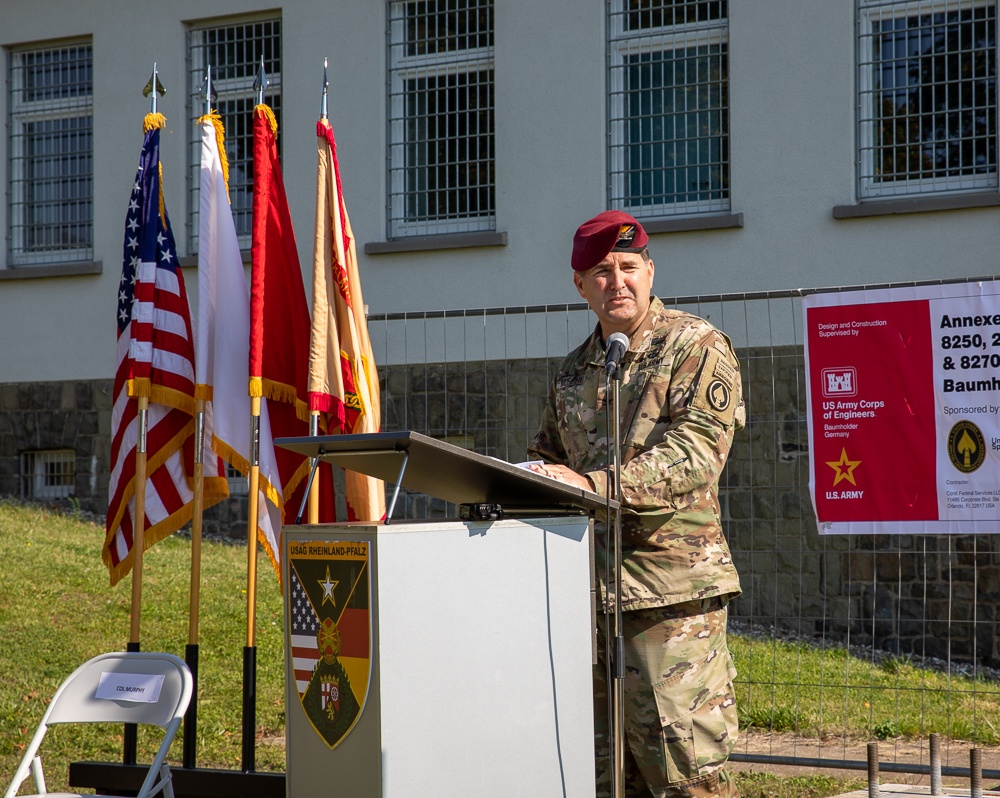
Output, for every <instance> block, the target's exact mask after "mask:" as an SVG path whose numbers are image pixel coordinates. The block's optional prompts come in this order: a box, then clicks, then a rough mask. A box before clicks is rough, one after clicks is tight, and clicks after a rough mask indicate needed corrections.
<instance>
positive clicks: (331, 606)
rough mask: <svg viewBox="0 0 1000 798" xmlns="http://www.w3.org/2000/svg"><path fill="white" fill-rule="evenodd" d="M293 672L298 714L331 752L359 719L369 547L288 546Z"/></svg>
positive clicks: (367, 649)
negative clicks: (307, 719)
mask: <svg viewBox="0 0 1000 798" xmlns="http://www.w3.org/2000/svg"><path fill="white" fill-rule="evenodd" d="M288 559H289V568H288V572H289V576H290V579H289V581H290V582H291V584H290V585H289V590H290V591H291V593H290V602H291V603H290V607H291V647H292V651H291V654H292V666H293V668H294V671H295V682H296V689H297V692H298V694H299V701H300V702H301V703H302V709H303V711H305V713H306V717H308V718H309V722H310V723H311V724H312V727H313V728H314V729H315V730H316V733H317V734H319V736H320V737H322V738H323V740H324V741H325V742H326V744H327V745H328V746H330V748H331V749H332V748H336V747H337V745H339V744H340V742H341V741H342V740H343V739H344V738H345V737H346V736H347V735H348V733H349V732H350V731H351V729H353V728H354V725H355V724H356V723H357V722H358V718H359V717H360V716H361V711H362V710H363V709H364V705H365V699H366V698H367V697H368V685H369V683H370V676H371V639H372V634H371V613H370V612H369V606H370V595H369V586H370V578H369V574H370V573H371V569H370V567H369V565H370V564H369V544H368V543H367V542H365V541H361V542H357V541H327V540H307V541H293V542H290V543H289V548H288Z"/></svg>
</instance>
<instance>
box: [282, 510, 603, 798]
mask: <svg viewBox="0 0 1000 798" xmlns="http://www.w3.org/2000/svg"><path fill="white" fill-rule="evenodd" d="M588 529H589V519H587V518H585V517H582V516H560V517H552V518H541V519H530V520H504V521H496V522H458V521H447V522H422V523H410V522H403V523H392V524H390V525H388V526H383V525H375V524H337V525H328V526H326V525H321V526H312V527H310V526H299V527H287V528H286V529H285V530H284V534H285V543H284V551H283V553H282V567H283V572H284V585H285V594H286V602H285V603H286V611H285V628H286V634H285V641H286V646H285V651H286V734H287V738H286V751H287V767H286V788H287V794H288V796H289V797H290V798H315V796H316V795H327V796H333V797H334V798H339V796H345V797H349V798H369V797H370V798H403V797H404V796H409V797H411V798H429V796H434V798H448V797H449V796H454V797H455V798H469V796H475V798H489V796H498V798H499V797H500V796H503V798H510V797H511V796H544V797H545V798H555V796H563V797H564V798H589V797H590V796H593V795H594V750H593V746H594V741H593V728H594V718H593V712H594V708H593V697H592V665H591V662H592V637H591V629H592V614H591V612H592V610H591V600H592V599H591V579H590V574H591V543H590V537H591V536H590V534H588ZM336 543H344V544H351V543H354V544H367V549H366V551H367V552H369V554H368V557H369V559H368V565H367V568H368V573H369V574H370V580H369V581H367V582H366V581H365V580H364V579H363V578H361V576H360V575H361V574H362V569H361V565H360V564H359V563H360V562H361V561H352V563H351V564H350V568H347V566H345V564H344V561H340V562H338V561H337V559H336V553H337V552H344V551H350V552H351V555H350V556H352V557H354V556H356V555H357V553H358V552H359V551H361V550H363V549H365V547H363V546H355V547H353V548H351V549H348V548H346V547H343V546H342V547H337V546H335V545H333V544H336ZM321 544H327V545H326V548H325V549H324V545H321ZM324 551H326V552H327V553H332V559H331V560H330V562H332V563H333V565H332V567H330V566H329V564H328V565H327V569H326V570H325V571H324V569H323V563H324V554H323V552H324ZM297 558H298V559H297ZM290 572H292V573H291V574H290ZM293 581H298V582H300V583H304V584H303V585H302V586H300V587H298V588H295V587H293ZM313 581H315V582H316V583H317V584H313ZM348 583H351V584H352V585H353V587H352V588H351V589H353V590H354V591H355V592H354V594H349V593H348V592H346V590H347V585H348ZM364 587H366V588H368V590H369V594H368V596H367V597H364V596H362V595H360V594H359V593H358V591H359V590H361V589H362V588H364ZM295 590H298V593H297V594H295V593H294V591H295ZM310 591H311V592H310ZM303 592H305V593H306V594H309V596H308V597H309V604H310V605H312V606H307V607H305V611H304V610H303V608H302V607H296V606H293V605H294V604H295V601H296V596H297V597H298V601H300V602H301V599H302V595H303ZM345 597H346V598H345ZM317 603H318V604H319V605H320V606H318V607H317V606H315V605H316V604H317ZM331 605H333V606H331ZM345 610H346V612H345ZM366 610H367V613H366ZM309 612H314V613H315V614H316V624H314V626H316V625H317V624H320V623H321V621H322V619H323V617H325V616H328V617H330V618H333V619H334V620H338V619H339V627H338V629H339V631H338V634H339V632H340V631H342V635H340V636H335V637H331V636H330V635H329V634H328V635H327V637H326V638H324V639H325V641H326V642H327V643H329V642H330V641H331V640H334V639H335V640H336V644H335V645H334V646H333V647H332V648H329V649H328V651H327V655H328V656H327V660H326V661H325V662H327V664H326V665H322V663H323V662H324V660H323V658H322V652H320V651H318V650H313V651H311V652H309V651H307V650H306V649H307V648H308V645H307V644H308V642H309V640H310V638H309V636H308V635H309V634H310V633H309V631H308V627H307V626H306V625H305V623H306V621H308V620H309V619H308V618H307V615H308V613H309ZM349 618H353V620H348V619H349ZM361 618H367V619H369V620H370V634H367V635H365V634H364V633H363V632H359V631H358V627H359V625H360V621H359V619H361ZM328 626H329V624H328ZM311 634H312V638H311V639H312V640H315V632H312V633H311ZM359 641H361V642H360V643H359ZM364 642H369V646H368V650H369V659H368V660H367V662H366V661H365V659H364V657H363V655H362V654H361V652H362V651H363V649H364V645H363V643H364ZM313 645H315V643H313ZM334 649H337V650H338V653H337V655H336V657H333V656H331V652H332V651H333V650H334ZM300 655H302V656H300ZM349 655H350V656H349ZM310 657H311V659H310ZM314 660H315V661H316V662H317V665H316V666H315V667H316V670H312V668H313V665H312V662H313V661H314ZM334 660H335V661H334ZM331 661H334V662H333V664H332V665H330V662H331ZM341 662H343V663H344V667H345V670H344V671H343V672H345V673H347V674H349V680H350V690H351V691H352V692H353V694H354V695H356V697H357V702H358V704H360V705H361V709H360V713H357V715H356V717H355V718H354V720H353V725H352V726H351V728H350V730H349V731H348V732H347V733H346V734H345V735H343V736H342V737H341V738H340V739H339V741H337V742H336V743H335V745H334V747H332V748H331V746H330V744H329V743H328V741H327V740H326V739H325V738H324V736H323V733H324V731H325V732H327V733H328V732H329V730H328V728H327V726H325V725H324V724H325V723H326V719H327V718H328V717H338V716H337V713H338V712H341V711H347V710H344V707H346V706H348V704H347V703H345V700H344V699H345V698H348V697H347V696H346V693H344V694H340V693H338V692H337V689H336V687H335V688H334V689H333V692H332V693H330V689H331V688H330V685H329V682H330V681H331V679H333V681H334V682H336V677H331V676H329V675H328V676H325V677H324V679H325V681H326V682H327V683H328V684H326V685H325V686H324V689H325V691H326V692H324V698H323V699H322V700H323V701H324V702H326V701H328V700H329V699H328V698H327V697H326V696H327V694H331V695H337V696H339V699H338V701H337V702H336V703H335V704H332V705H330V706H329V707H328V708H327V710H326V711H327V713H328V714H327V715H322V716H319V715H316V714H315V712H316V710H312V711H313V713H314V714H313V715H310V714H309V713H308V712H307V710H306V708H305V706H306V704H308V701H309V697H310V695H312V696H313V699H314V700H315V696H317V695H318V689H319V688H318V687H317V688H315V689H316V690H317V692H314V693H309V692H307V690H308V689H313V688H307V684H309V683H312V682H318V681H319V673H320V671H321V670H323V668H328V669H330V668H332V669H337V668H339V667H340V663H341ZM366 667H368V674H369V676H368V682H367V691H366V690H365V681H364V674H365V669H366ZM310 672H312V675H311V676H310ZM326 672H327V673H333V672H334V671H333V670H327V671H326ZM336 672H337V673H341V671H339V670H337V671H336ZM343 684H344V682H343V681H341V682H340V686H341V688H342V687H343ZM303 696H305V699H304V698H303ZM304 700H305V702H306V703H305V704H304ZM313 706H316V707H318V706H319V703H314V705H313ZM323 706H327V705H326V704H325V703H324V704H323ZM350 706H353V704H350ZM317 718H318V720H317ZM331 723H332V721H331ZM320 729H323V730H324V731H321V730H320ZM341 731H342V729H341ZM328 736H329V734H328Z"/></svg>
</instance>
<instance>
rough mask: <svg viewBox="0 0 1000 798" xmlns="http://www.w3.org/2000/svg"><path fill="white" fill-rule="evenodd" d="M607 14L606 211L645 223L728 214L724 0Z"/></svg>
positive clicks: (688, 0)
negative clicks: (665, 218)
mask: <svg viewBox="0 0 1000 798" xmlns="http://www.w3.org/2000/svg"><path fill="white" fill-rule="evenodd" d="M609 9H610V12H609V13H610V17H609V24H608V31H609V64H610V71H609V76H608V86H609V124H610V152H609V157H608V168H609V178H610V197H609V199H610V205H611V207H614V208H621V209H623V210H627V211H629V212H630V213H632V214H633V215H635V216H637V217H647V218H648V217H654V216H686V215H691V214H698V213H718V212H722V211H728V210H729V49H728V42H729V20H728V8H727V3H726V0H613V2H611V3H610V5H609Z"/></svg>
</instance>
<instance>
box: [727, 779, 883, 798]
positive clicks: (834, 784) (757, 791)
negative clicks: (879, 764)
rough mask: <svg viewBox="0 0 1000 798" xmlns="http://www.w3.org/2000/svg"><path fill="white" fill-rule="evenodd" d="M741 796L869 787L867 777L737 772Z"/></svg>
mask: <svg viewBox="0 0 1000 798" xmlns="http://www.w3.org/2000/svg"><path fill="white" fill-rule="evenodd" d="M736 784H737V786H738V787H739V788H740V796H741V798H828V796H831V795H842V794H843V793H845V792H851V791H852V790H861V789H864V788H865V787H867V786H868V782H867V780H862V779H837V778H834V777H833V776H773V775H771V774H770V773H737V774H736Z"/></svg>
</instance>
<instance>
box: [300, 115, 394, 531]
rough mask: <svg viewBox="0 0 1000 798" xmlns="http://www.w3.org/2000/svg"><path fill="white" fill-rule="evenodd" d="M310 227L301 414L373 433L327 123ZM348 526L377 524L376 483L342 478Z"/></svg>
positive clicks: (364, 334)
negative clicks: (308, 326) (309, 303)
mask: <svg viewBox="0 0 1000 798" xmlns="http://www.w3.org/2000/svg"><path fill="white" fill-rule="evenodd" d="M316 135H317V155H318V158H317V161H318V163H317V172H316V227H315V239H314V242H313V314H312V336H311V341H310V347H309V409H310V410H313V411H318V412H320V413H321V415H322V417H323V418H324V419H325V422H326V426H327V429H328V431H329V432H331V433H333V432H336V431H343V432H345V433H365V432H378V431H379V429H380V427H381V413H380V407H379V405H380V392H379V384H378V375H377V374H376V373H375V358H374V357H373V355H372V347H371V341H370V340H369V338H368V323H367V320H366V319H365V306H364V299H363V298H362V295H361V277H360V275H359V273H358V259H357V251H356V249H355V246H354V233H353V231H352V230H351V222H350V219H349V218H348V216H347V207H346V206H345V204H344V194H343V190H342V186H341V182H340V165H339V163H338V162H337V144H336V141H335V140H334V137H333V129H332V128H331V127H330V124H329V122H327V121H326V120H320V121H319V122H317V123H316ZM346 483H347V484H346V487H347V490H346V494H347V495H346V500H347V512H348V520H349V521H379V520H381V519H382V518H383V517H384V516H385V488H384V486H383V483H382V481H381V480H377V479H373V478H371V477H368V476H365V475H364V474H357V473H355V472H353V471H347V472H346Z"/></svg>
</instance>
